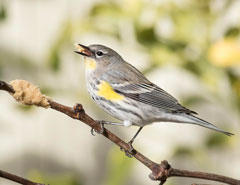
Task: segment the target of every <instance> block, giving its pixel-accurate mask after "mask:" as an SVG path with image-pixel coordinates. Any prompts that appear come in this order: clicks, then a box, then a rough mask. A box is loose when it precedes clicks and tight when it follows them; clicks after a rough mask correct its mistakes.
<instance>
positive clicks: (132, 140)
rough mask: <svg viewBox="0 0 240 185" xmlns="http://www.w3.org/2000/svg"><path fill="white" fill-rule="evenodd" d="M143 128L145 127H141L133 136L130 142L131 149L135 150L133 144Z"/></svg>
mask: <svg viewBox="0 0 240 185" xmlns="http://www.w3.org/2000/svg"><path fill="white" fill-rule="evenodd" d="M142 129H143V127H140V128H139V129H138V131H137V132H136V134H135V135H134V136H133V138H132V139H131V140H130V141H129V142H128V144H129V146H130V150H131V151H132V150H134V148H133V146H132V144H133V142H134V140H135V139H136V137H137V136H138V134H139V133H140V131H141V130H142Z"/></svg>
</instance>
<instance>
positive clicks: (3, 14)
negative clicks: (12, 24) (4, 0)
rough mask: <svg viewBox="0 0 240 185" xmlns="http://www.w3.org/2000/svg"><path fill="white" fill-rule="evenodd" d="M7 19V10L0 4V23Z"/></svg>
mask: <svg viewBox="0 0 240 185" xmlns="http://www.w3.org/2000/svg"><path fill="white" fill-rule="evenodd" d="M6 18H7V10H6V8H5V6H4V5H3V4H0V21H3V20H4V19H6Z"/></svg>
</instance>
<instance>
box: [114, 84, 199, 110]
mask: <svg viewBox="0 0 240 185" xmlns="http://www.w3.org/2000/svg"><path fill="white" fill-rule="evenodd" d="M113 88H114V90H115V91H116V92H117V93H119V94H122V95H124V96H126V97H128V98H131V99H133V100H135V101H139V102H142V103H145V104H148V105H151V106H154V107H157V108H159V109H162V110H163V111H167V112H176V113H177V112H184V113H188V114H191V113H194V114H197V113H196V112H194V111H191V110H189V109H187V108H185V107H183V106H182V105H180V104H179V103H178V101H177V99H175V98H174V97H173V96H171V95H170V94H168V93H167V92H166V91H164V90H163V89H161V88H160V87H158V86H156V85H154V84H129V85H125V86H118V87H116V86H115V87H113Z"/></svg>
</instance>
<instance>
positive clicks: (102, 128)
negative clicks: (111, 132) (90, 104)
mask: <svg viewBox="0 0 240 185" xmlns="http://www.w3.org/2000/svg"><path fill="white" fill-rule="evenodd" d="M97 122H98V123H99V124H100V126H101V131H100V132H99V133H100V134H102V133H103V132H104V125H117V126H122V125H123V124H122V123H117V122H110V121H104V120H100V121H97ZM91 134H92V135H93V136H95V135H94V129H93V128H92V129H91Z"/></svg>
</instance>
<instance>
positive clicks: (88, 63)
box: [85, 57, 96, 70]
mask: <svg viewBox="0 0 240 185" xmlns="http://www.w3.org/2000/svg"><path fill="white" fill-rule="evenodd" d="M85 64H86V69H88V70H89V69H90V70H94V69H95V68H96V61H95V60H93V59H91V58H88V57H86V58H85Z"/></svg>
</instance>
